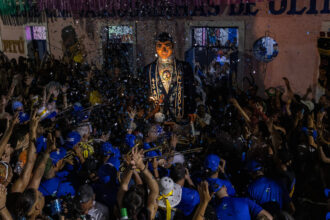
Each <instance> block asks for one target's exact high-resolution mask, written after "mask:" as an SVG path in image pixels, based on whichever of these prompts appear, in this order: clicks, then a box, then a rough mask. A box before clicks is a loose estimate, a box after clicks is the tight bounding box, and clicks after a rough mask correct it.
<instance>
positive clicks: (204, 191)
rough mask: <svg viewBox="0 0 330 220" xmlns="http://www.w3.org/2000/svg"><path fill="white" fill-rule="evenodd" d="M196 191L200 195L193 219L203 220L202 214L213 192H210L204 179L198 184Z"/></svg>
mask: <svg viewBox="0 0 330 220" xmlns="http://www.w3.org/2000/svg"><path fill="white" fill-rule="evenodd" d="M198 193H199V197H200V203H199V205H198V206H197V209H196V211H195V214H194V217H193V220H204V219H205V218H204V214H205V211H206V208H207V205H208V204H209V202H210V201H211V199H212V196H213V194H214V193H212V194H210V192H209V184H208V183H207V182H206V181H203V182H201V184H200V185H199V186H198Z"/></svg>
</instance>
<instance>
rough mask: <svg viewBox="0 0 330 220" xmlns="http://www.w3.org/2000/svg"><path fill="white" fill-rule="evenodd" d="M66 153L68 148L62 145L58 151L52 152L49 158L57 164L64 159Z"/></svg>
mask: <svg viewBox="0 0 330 220" xmlns="http://www.w3.org/2000/svg"><path fill="white" fill-rule="evenodd" d="M65 155H66V150H65V149H64V148H63V147H61V148H59V149H57V151H54V152H51V153H50V155H49V158H50V159H51V160H52V163H53V164H54V165H55V164H57V162H58V161H60V160H62V159H63V158H64V157H65Z"/></svg>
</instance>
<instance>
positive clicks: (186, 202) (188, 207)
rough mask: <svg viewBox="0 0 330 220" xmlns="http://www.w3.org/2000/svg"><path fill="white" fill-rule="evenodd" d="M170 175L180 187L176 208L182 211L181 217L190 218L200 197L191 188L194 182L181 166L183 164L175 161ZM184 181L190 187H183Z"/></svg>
mask: <svg viewBox="0 0 330 220" xmlns="http://www.w3.org/2000/svg"><path fill="white" fill-rule="evenodd" d="M170 177H171V178H172V179H173V181H174V182H175V183H176V184H178V185H180V186H181V188H182V197H181V201H180V203H179V205H177V207H176V208H177V209H178V210H180V211H181V212H182V213H183V215H184V216H183V218H185V219H191V215H192V214H193V213H194V210H195V208H196V207H197V205H198V204H199V202H200V199H199V194H198V192H197V191H196V190H195V189H192V188H191V187H193V186H194V183H193V182H192V180H191V179H190V175H189V172H188V170H187V169H186V168H185V167H184V166H183V164H180V163H177V164H174V165H173V166H172V167H171V170H170ZM186 182H187V183H188V185H190V186H191V187H189V188H188V187H185V183H186Z"/></svg>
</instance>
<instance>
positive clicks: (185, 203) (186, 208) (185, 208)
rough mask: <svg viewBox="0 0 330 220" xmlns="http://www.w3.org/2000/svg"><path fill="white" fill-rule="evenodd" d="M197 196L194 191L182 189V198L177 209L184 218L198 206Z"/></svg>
mask: <svg viewBox="0 0 330 220" xmlns="http://www.w3.org/2000/svg"><path fill="white" fill-rule="evenodd" d="M199 202H200V199H199V194H198V192H197V191H196V190H194V189H189V188H186V187H182V197H181V201H180V203H179V205H178V206H176V208H177V209H179V210H180V211H182V212H183V214H184V215H185V216H188V215H190V214H191V213H192V212H193V211H194V209H195V207H196V206H197V205H198V204H199Z"/></svg>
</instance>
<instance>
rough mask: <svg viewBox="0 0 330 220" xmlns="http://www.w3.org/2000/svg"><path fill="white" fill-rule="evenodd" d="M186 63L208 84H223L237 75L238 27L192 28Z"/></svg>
mask: <svg viewBox="0 0 330 220" xmlns="http://www.w3.org/2000/svg"><path fill="white" fill-rule="evenodd" d="M191 34H192V35H191V39H192V40H191V45H190V46H191V49H190V50H189V52H188V55H187V57H188V62H190V63H191V64H192V66H193V67H194V68H195V73H196V74H199V76H200V77H201V78H202V79H205V80H206V81H207V82H208V83H209V84H217V83H225V84H226V85H229V84H227V83H228V82H230V81H231V80H232V78H231V77H232V73H234V72H235V73H237V60H238V45H239V42H238V39H239V36H238V27H205V26H204V27H203V26H199V27H192V28H191Z"/></svg>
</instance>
